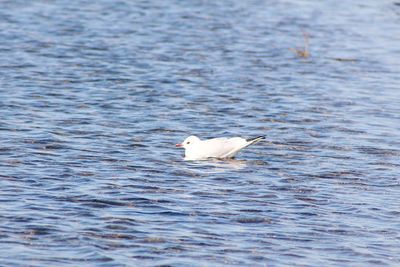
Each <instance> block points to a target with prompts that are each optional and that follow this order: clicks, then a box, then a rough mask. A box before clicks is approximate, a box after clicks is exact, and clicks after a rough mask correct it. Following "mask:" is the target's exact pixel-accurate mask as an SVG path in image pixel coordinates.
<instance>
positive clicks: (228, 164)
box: [186, 159, 249, 173]
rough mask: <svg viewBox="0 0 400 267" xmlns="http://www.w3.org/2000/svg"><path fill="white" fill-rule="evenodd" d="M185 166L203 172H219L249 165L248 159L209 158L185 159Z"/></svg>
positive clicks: (235, 169)
mask: <svg viewBox="0 0 400 267" xmlns="http://www.w3.org/2000/svg"><path fill="white" fill-rule="evenodd" d="M186 162H187V163H188V164H187V166H188V167H189V168H191V169H196V170H199V171H201V172H204V173H216V172H218V173H221V172H227V171H237V170H242V169H244V168H246V167H247V166H248V165H249V161H248V160H237V159H224V160H220V159H209V160H201V161H186Z"/></svg>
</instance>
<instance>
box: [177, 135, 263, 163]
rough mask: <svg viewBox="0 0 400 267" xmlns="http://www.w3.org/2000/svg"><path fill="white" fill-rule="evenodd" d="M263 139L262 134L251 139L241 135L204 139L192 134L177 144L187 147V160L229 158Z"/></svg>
mask: <svg viewBox="0 0 400 267" xmlns="http://www.w3.org/2000/svg"><path fill="white" fill-rule="evenodd" d="M261 139H264V137H262V136H260V137H257V138H254V139H251V140H246V139H244V138H241V137H232V138H225V137H221V138H213V139H208V140H204V141H202V140H200V139H199V138H198V137H196V136H190V137H188V138H186V139H185V141H183V143H182V144H177V145H176V146H177V147H183V148H184V149H185V160H204V159H208V158H218V159H228V158H233V157H235V156H236V154H237V153H238V152H239V151H240V150H241V149H243V148H245V147H247V146H249V145H251V144H254V143H257V142H258V141H260V140H261Z"/></svg>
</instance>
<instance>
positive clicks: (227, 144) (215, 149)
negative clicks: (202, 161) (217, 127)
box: [205, 137, 247, 158]
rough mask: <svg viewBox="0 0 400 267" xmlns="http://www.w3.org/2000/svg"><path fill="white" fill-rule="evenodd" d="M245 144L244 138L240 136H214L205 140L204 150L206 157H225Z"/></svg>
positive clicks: (233, 153)
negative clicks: (206, 153)
mask: <svg viewBox="0 0 400 267" xmlns="http://www.w3.org/2000/svg"><path fill="white" fill-rule="evenodd" d="M246 145H247V142H246V140H245V139H243V138H240V137H234V138H229V139H228V138H214V139H210V140H207V141H205V150H206V151H207V152H208V155H207V156H208V157H216V158H225V157H231V156H234V155H235V154H236V153H237V152H238V151H239V150H240V149H242V148H243V147H245V146H246Z"/></svg>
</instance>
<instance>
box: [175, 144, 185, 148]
mask: <svg viewBox="0 0 400 267" xmlns="http://www.w3.org/2000/svg"><path fill="white" fill-rule="evenodd" d="M175 146H176V147H183V145H182V144H176V145H175Z"/></svg>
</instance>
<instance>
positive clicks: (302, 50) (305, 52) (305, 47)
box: [289, 32, 311, 58]
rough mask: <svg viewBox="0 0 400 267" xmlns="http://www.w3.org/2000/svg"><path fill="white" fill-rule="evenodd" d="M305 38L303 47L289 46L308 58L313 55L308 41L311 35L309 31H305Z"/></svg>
mask: <svg viewBox="0 0 400 267" xmlns="http://www.w3.org/2000/svg"><path fill="white" fill-rule="evenodd" d="M303 38H304V45H303V48H289V50H290V51H293V52H295V53H296V54H297V56H299V57H302V58H308V57H310V56H311V54H310V50H309V42H308V40H309V39H310V36H309V35H308V33H306V32H303Z"/></svg>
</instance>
